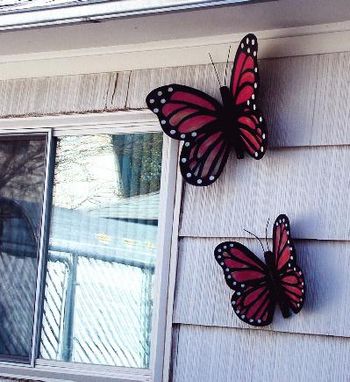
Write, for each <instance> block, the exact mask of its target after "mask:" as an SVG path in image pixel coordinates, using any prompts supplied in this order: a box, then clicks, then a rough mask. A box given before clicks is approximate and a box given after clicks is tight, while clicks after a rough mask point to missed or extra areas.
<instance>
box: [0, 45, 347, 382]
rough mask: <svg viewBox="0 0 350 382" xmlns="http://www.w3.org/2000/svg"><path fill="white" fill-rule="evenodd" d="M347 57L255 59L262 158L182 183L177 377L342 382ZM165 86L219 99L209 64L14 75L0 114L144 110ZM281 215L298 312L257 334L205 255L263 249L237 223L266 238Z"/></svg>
mask: <svg viewBox="0 0 350 382" xmlns="http://www.w3.org/2000/svg"><path fill="white" fill-rule="evenodd" d="M349 61H350V53H349V52H343V53H329V54H315V55H309V56H293V57H282V58H268V59H263V60H261V61H260V75H261V91H260V97H259V98H260V102H259V105H260V108H261V109H262V110H263V112H264V115H265V117H266V120H267V126H268V130H269V135H270V145H269V146H270V147H269V150H268V152H267V154H266V155H265V157H264V158H263V159H262V160H261V161H259V162H257V161H254V160H251V159H244V160H242V161H238V160H237V159H236V158H234V156H232V157H231V158H230V159H229V161H228V163H227V165H226V167H225V169H224V172H223V174H222V176H221V177H220V178H219V180H218V181H217V182H215V183H214V184H213V185H211V186H210V187H206V188H196V187H193V186H190V185H184V188H183V194H182V205H181V219H180V227H179V233H178V236H179V246H178V263H177V272H176V284H175V302H174V311H173V319H172V329H173V330H172V337H173V344H172V357H171V358H172V363H171V376H172V380H173V381H175V382H194V381H208V382H212V381H213V382H214V381H215V382H224V381H231V380H233V379H234V380H237V381H240V382H244V381H254V382H255V381H292V380H293V381H331V380H332V381H349V380H350V366H349V365H350V362H349V361H350V352H349V346H350V340H349V336H350V321H349V319H348V317H349V310H350V309H349V304H348V302H349V301H350V242H349V240H350V219H349V217H350V216H349V215H350V208H349V207H350V201H349V200H350V199H349V197H348V190H349V186H350V172H349V170H348V166H349V163H350V148H349V143H350V142H349V141H350V129H349V127H348V123H349V122H348V121H349V117H350V105H349V102H348V92H349V90H348V89H349V84H350V71H349ZM223 70H224V65H223V64H222V65H218V71H219V73H223ZM170 82H178V83H183V84H187V85H190V86H194V87H197V88H199V89H201V90H203V91H206V92H208V93H209V94H211V95H213V96H215V97H219V88H218V84H217V82H216V78H215V75H214V72H213V69H212V67H211V66H210V65H198V66H189V67H177V68H165V69H150V70H135V71H131V72H121V73H102V74H92V75H76V76H64V77H49V78H38V79H26V80H21V79H19V80H18V79H17V80H5V81H1V82H0V94H1V96H2V97H1V99H2V103H1V105H0V115H1V116H2V117H15V116H25V115H50V114H59V113H85V112H102V111H111V110H127V109H139V108H145V106H146V105H145V96H146V94H147V93H148V92H149V91H150V90H152V89H153V88H155V87H157V86H159V85H163V84H166V83H170ZM279 213H286V214H287V215H288V216H289V218H290V220H291V226H292V235H293V237H294V238H295V245H296V250H297V254H298V262H299V265H300V266H301V267H302V269H303V270H304V273H305V275H306V282H307V287H308V290H307V296H306V303H305V306H304V309H303V310H302V311H301V313H300V314H298V315H297V316H293V317H291V318H289V319H283V318H282V317H281V315H280V313H279V312H276V314H275V318H274V322H273V324H272V325H271V326H269V327H268V328H264V329H255V328H252V327H248V326H247V325H245V324H244V323H242V322H241V321H239V320H238V319H237V318H236V316H235V315H234V313H233V311H232V309H231V306H230V295H231V291H230V290H229V288H228V287H227V286H226V284H225V282H224V279H223V275H222V271H221V269H220V267H219V266H218V265H217V263H216V262H215V260H214V256H213V250H214V248H215V246H216V245H217V244H218V243H220V242H221V241H224V240H225V239H226V238H229V239H233V240H238V241H241V242H242V243H243V244H245V245H247V246H248V247H249V248H251V249H252V250H253V251H254V252H255V253H257V254H260V255H262V253H261V248H260V247H259V244H258V243H257V242H256V240H254V239H251V238H250V237H249V235H248V234H246V233H245V232H244V231H243V229H244V228H247V229H249V230H250V231H252V232H254V233H255V234H257V235H259V236H260V237H264V235H265V233H264V230H265V225H266V221H267V219H268V218H270V219H271V220H273V219H274V218H275V217H276V216H277V215H278V214H279ZM269 231H270V232H271V229H270V230H269Z"/></svg>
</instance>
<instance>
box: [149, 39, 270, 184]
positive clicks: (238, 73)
mask: <svg viewBox="0 0 350 382" xmlns="http://www.w3.org/2000/svg"><path fill="white" fill-rule="evenodd" d="M257 52H258V41H257V38H256V36H255V35H254V34H251V33H250V34H247V35H246V36H245V37H244V38H243V39H242V41H241V42H240V44H239V47H238V50H237V52H236V56H235V60H234V64H233V69H232V73H231V80H230V87H228V86H226V85H225V86H221V87H220V93H221V98H222V104H221V103H219V102H218V101H217V100H216V99H214V98H212V97H211V96H209V95H208V94H205V93H203V92H202V91H200V90H197V89H194V88H191V87H188V86H184V85H179V84H170V85H166V86H161V87H159V88H157V89H154V90H152V91H151V92H150V93H149V94H148V96H147V98H146V103H147V106H148V108H149V109H150V110H151V111H153V113H155V114H156V115H157V116H158V118H159V122H160V125H161V128H162V129H163V131H164V133H165V134H167V135H168V136H169V137H171V138H174V139H177V140H181V141H184V144H183V147H182V151H181V155H180V169H181V173H182V176H183V177H184V179H185V180H186V181H187V182H188V183H190V184H192V185H195V186H208V185H210V184H211V183H213V182H215V181H216V179H217V178H218V177H219V176H220V174H221V172H222V170H223V168H224V166H225V164H226V162H227V158H228V156H229V153H230V151H231V150H232V149H234V150H235V152H236V155H237V158H238V159H242V158H243V157H244V153H247V154H249V155H250V156H251V157H253V158H254V159H261V158H262V157H263V156H264V154H265V151H266V145H267V131H266V126H265V121H264V118H263V116H262V114H261V112H260V111H259V110H258V109H257V106H256V97H257V92H258V90H259V73H258V60H257ZM227 64H228V60H227ZM227 64H226V70H227ZM213 65H214V63H213ZM214 68H215V66H214ZM226 70H225V72H226ZM225 77H226V76H225ZM218 81H219V84H220V80H219V78H218ZM225 82H226V81H225Z"/></svg>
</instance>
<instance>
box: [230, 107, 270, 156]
mask: <svg viewBox="0 0 350 382" xmlns="http://www.w3.org/2000/svg"><path fill="white" fill-rule="evenodd" d="M237 122H238V130H239V135H240V137H241V140H242V142H243V144H244V147H245V149H246V152H247V153H248V154H249V155H250V156H251V157H253V158H254V159H261V158H262V157H263V156H264V154H265V151H266V146H267V131H266V126H265V121H264V119H263V117H262V115H261V113H260V112H259V111H257V110H255V111H254V110H250V109H246V110H245V111H244V112H243V113H242V114H241V115H240V116H239V117H238V119H237Z"/></svg>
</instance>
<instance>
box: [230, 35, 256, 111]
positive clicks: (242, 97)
mask: <svg viewBox="0 0 350 382" xmlns="http://www.w3.org/2000/svg"><path fill="white" fill-rule="evenodd" d="M257 55H258V40H257V38H256V36H255V35H254V34H252V33H249V34H247V35H246V36H245V37H243V39H242V40H241V42H240V44H239V47H238V49H237V53H236V57H235V61H234V63H233V68H232V75H231V86H230V90H231V94H232V96H233V99H234V103H235V105H236V106H239V105H243V106H245V105H247V106H249V107H250V108H252V106H253V105H254V102H255V98H256V93H257V91H258V89H259V73H258V59H257Z"/></svg>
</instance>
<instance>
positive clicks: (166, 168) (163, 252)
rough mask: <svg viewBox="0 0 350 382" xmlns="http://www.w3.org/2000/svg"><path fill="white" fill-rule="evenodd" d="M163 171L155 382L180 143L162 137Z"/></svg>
mask: <svg viewBox="0 0 350 382" xmlns="http://www.w3.org/2000/svg"><path fill="white" fill-rule="evenodd" d="M163 144H164V148H163V158H164V159H163V161H162V163H163V166H162V167H163V168H162V177H161V199H160V216H159V232H158V237H159V241H158V256H157V264H156V282H155V288H154V302H155V304H154V308H153V318H152V320H153V322H152V327H153V333H152V344H151V365H150V368H151V370H152V371H153V376H152V377H153V378H152V380H153V381H154V382H159V381H161V380H162V374H163V364H164V345H165V337H166V336H165V329H166V326H167V325H166V323H167V299H168V282H169V265H170V251H171V239H172V236H173V222H174V216H175V215H174V203H175V186H176V174H177V154H178V146H179V145H178V142H177V141H175V140H172V139H170V138H169V137H167V136H166V135H164V136H163Z"/></svg>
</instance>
